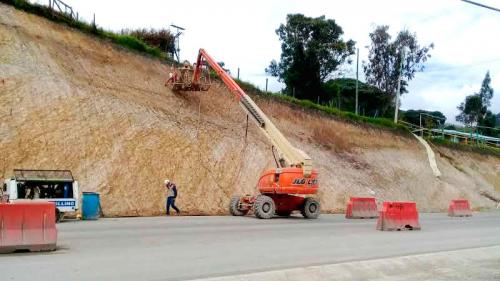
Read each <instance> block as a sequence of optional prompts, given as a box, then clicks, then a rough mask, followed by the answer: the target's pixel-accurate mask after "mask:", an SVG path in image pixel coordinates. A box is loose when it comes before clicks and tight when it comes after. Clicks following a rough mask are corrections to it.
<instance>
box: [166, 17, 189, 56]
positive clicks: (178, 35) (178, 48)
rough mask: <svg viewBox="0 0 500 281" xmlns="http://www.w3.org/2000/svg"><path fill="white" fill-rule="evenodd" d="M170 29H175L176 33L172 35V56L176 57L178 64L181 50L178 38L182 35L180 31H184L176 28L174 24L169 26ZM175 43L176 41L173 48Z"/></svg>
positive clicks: (182, 28)
mask: <svg viewBox="0 0 500 281" xmlns="http://www.w3.org/2000/svg"><path fill="white" fill-rule="evenodd" d="M170 26H171V27H173V28H175V29H177V32H176V33H175V35H174V48H175V50H174V55H175V56H176V57H177V62H178V63H180V57H181V48H180V36H181V34H182V31H184V30H186V29H185V28H184V27H180V26H177V25H175V24H171V25H170ZM175 41H177V46H175Z"/></svg>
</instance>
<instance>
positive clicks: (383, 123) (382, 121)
mask: <svg viewBox="0 0 500 281" xmlns="http://www.w3.org/2000/svg"><path fill="white" fill-rule="evenodd" d="M235 80H236V82H237V83H238V85H240V87H241V88H242V89H243V90H244V91H245V92H247V93H250V94H257V95H259V96H263V97H266V98H272V99H274V100H277V101H281V102H286V103H289V104H293V105H297V106H300V107H303V108H308V109H313V110H317V111H320V112H323V113H326V114H328V115H332V116H337V117H340V118H343V119H347V120H352V121H355V122H359V123H366V124H372V125H376V126H379V127H385V128H389V129H394V130H402V131H408V129H407V128H406V126H404V125H401V124H395V123H394V122H393V121H392V120H390V119H387V118H373V117H366V116H361V115H356V114H354V113H353V112H349V111H342V110H339V109H337V108H334V107H330V106H326V105H320V104H317V103H315V102H312V101H310V100H300V99H296V98H294V97H290V96H287V95H283V94H277V93H270V92H264V91H261V90H260V89H259V88H257V87H255V86H254V85H252V84H251V83H248V82H244V81H241V80H239V79H235Z"/></svg>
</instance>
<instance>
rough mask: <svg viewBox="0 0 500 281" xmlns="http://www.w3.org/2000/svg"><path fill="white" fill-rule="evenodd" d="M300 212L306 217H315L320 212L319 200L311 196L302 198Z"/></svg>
mask: <svg viewBox="0 0 500 281" xmlns="http://www.w3.org/2000/svg"><path fill="white" fill-rule="evenodd" d="M300 212H301V213H302V216H304V218H306V219H317V218H318V217H319V213H320V205H319V202H318V201H317V200H316V199H314V198H312V197H307V198H306V200H304V206H303V207H302V210H300Z"/></svg>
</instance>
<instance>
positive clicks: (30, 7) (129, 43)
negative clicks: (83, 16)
mask: <svg viewBox="0 0 500 281" xmlns="http://www.w3.org/2000/svg"><path fill="white" fill-rule="evenodd" d="M0 2H1V3H5V4H8V5H11V6H14V7H15V8H16V9H18V10H22V11H25V12H27V13H30V14H35V15H38V16H41V17H44V18H46V19H49V20H51V21H54V22H57V23H61V24H66V25H68V26H70V27H73V28H75V29H78V30H80V31H82V32H85V33H87V34H92V35H94V36H97V37H99V38H102V39H106V40H110V41H111V42H114V43H115V44H117V45H120V46H123V47H125V48H127V49H129V50H134V51H137V52H140V53H143V54H147V55H149V56H152V57H155V58H159V59H169V57H168V56H167V55H166V54H165V53H164V52H162V51H161V50H160V49H158V48H155V47H151V46H150V45H148V44H146V43H145V42H144V41H142V40H140V39H138V38H136V37H134V36H130V35H121V34H116V33H113V32H109V31H105V30H104V29H102V28H100V27H97V26H95V25H93V24H89V23H86V22H84V21H80V20H75V19H72V18H71V17H70V16H68V15H66V14H63V13H59V12H54V11H53V10H51V9H50V8H49V7H47V6H44V5H39V4H33V3H30V2H28V1H26V0H0Z"/></svg>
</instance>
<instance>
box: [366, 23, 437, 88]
mask: <svg viewBox="0 0 500 281" xmlns="http://www.w3.org/2000/svg"><path fill="white" fill-rule="evenodd" d="M388 30H389V26H387V25H380V26H377V27H376V28H375V30H374V31H373V32H372V33H370V40H371V45H370V50H369V55H368V62H363V71H364V73H365V76H366V81H367V82H368V83H369V84H371V85H374V86H377V87H378V88H379V89H381V90H383V91H384V92H386V93H388V94H390V95H392V97H394V96H395V93H396V90H397V85H398V78H399V74H400V65H401V63H403V66H402V67H403V68H402V73H401V75H402V78H403V79H402V81H401V93H407V92H408V90H407V86H408V81H410V80H411V79H413V77H415V73H416V72H419V71H423V70H424V63H425V62H426V61H427V59H428V58H430V54H429V52H430V50H431V49H432V48H434V44H432V43H431V44H430V45H428V46H423V47H421V46H420V45H419V43H418V40H417V35H416V34H415V33H411V32H410V31H409V30H402V31H400V32H399V33H398V35H397V36H396V39H395V40H394V41H391V35H390V34H389V33H388ZM403 48H406V49H407V52H406V53H405V58H404V61H403V62H402V61H401V52H402V50H403Z"/></svg>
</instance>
